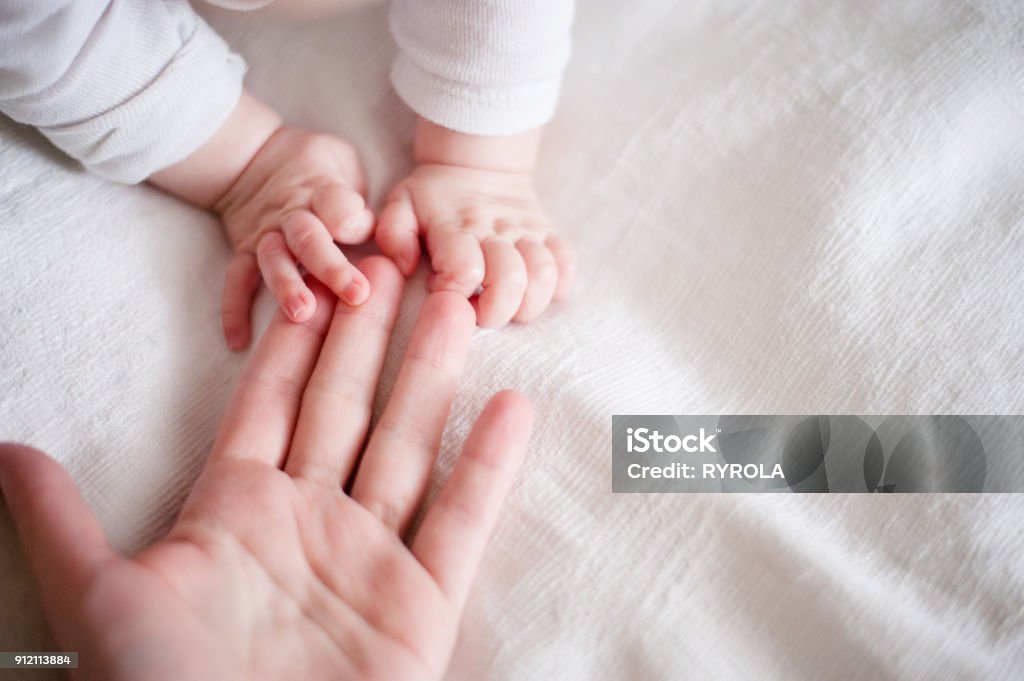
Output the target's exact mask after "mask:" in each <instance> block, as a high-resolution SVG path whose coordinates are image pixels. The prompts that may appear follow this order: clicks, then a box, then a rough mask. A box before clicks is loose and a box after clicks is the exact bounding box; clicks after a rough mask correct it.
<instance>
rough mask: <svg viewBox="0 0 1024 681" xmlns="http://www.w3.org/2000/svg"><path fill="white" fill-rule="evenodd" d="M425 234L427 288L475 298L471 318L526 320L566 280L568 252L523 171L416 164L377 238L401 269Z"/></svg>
mask: <svg viewBox="0 0 1024 681" xmlns="http://www.w3.org/2000/svg"><path fill="white" fill-rule="evenodd" d="M421 234H422V235H423V236H424V237H425V241H426V247H427V252H428V255H429V257H430V262H431V265H432V266H433V269H434V274H433V275H432V276H431V279H430V288H431V290H433V291H437V290H442V289H447V290H450V291H455V292H457V293H461V294H462V295H465V296H467V297H471V296H473V295H474V294H476V293H477V292H478V290H479V289H480V287H482V288H483V290H482V292H480V295H479V297H478V298H477V299H476V301H475V305H474V306H475V307H476V311H477V323H478V324H479V325H480V326H484V327H500V326H504V325H505V324H507V323H508V322H509V321H510V320H515V321H517V322H528V321H531V320H533V319H535V318H536V317H537V316H539V315H540V314H541V313H542V312H544V310H546V309H547V307H548V305H550V303H551V301H552V300H553V299H559V298H561V297H563V296H564V295H565V294H566V293H567V291H568V289H569V286H570V285H571V283H572V279H573V273H574V265H573V255H572V251H571V250H570V249H569V247H568V245H567V244H566V243H565V241H564V240H563V239H562V238H561V237H559V236H558V235H557V234H555V231H554V228H553V227H552V225H551V223H550V221H549V220H548V218H547V216H546V215H545V214H544V210H543V209H542V208H541V205H540V202H539V201H538V200H537V196H536V193H535V191H534V189H533V183H532V181H531V176H530V172H529V171H518V170H496V169H481V168H475V167H471V166H467V165H458V164H445V163H421V164H420V165H419V166H417V168H416V169H415V170H414V171H413V172H412V174H410V175H409V176H408V177H406V178H405V179H404V180H402V181H401V182H400V183H399V184H398V185H397V186H396V187H395V188H394V190H393V191H392V192H391V194H390V196H389V197H388V199H387V202H386V205H385V206H384V208H383V210H382V211H381V214H380V221H379V223H378V227H377V235H376V238H377V244H378V245H379V246H380V249H381V251H383V252H384V254H385V255H387V256H388V257H390V258H391V259H392V260H394V261H395V263H396V264H397V265H398V268H399V269H400V270H401V271H402V273H403V274H405V275H406V276H408V275H409V274H411V273H412V272H413V270H415V268H416V263H417V262H418V261H419V258H420V242H419V236H420V235H421Z"/></svg>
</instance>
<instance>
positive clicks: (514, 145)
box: [413, 118, 543, 173]
mask: <svg viewBox="0 0 1024 681" xmlns="http://www.w3.org/2000/svg"><path fill="white" fill-rule="evenodd" d="M542 132H543V128H535V129H533V130H528V131H526V132H523V133H519V134H515V135H503V136H494V137H490V136H483V135H468V134H465V133H461V132H456V131H454V130H449V129H448V128H444V127H442V126H440V125H436V124H434V123H431V122H430V121H428V120H426V119H425V118H419V119H418V120H417V122H416V140H415V143H414V144H413V158H414V160H415V161H416V163H417V164H421V165H423V164H438V165H454V166H463V167H466V168H477V169H480V170H491V171H498V172H517V173H529V172H531V171H532V170H533V167H534V165H535V164H536V161H537V151H538V148H539V147H540V139H541V134H542Z"/></svg>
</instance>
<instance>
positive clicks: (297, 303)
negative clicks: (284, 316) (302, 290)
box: [288, 298, 306, 319]
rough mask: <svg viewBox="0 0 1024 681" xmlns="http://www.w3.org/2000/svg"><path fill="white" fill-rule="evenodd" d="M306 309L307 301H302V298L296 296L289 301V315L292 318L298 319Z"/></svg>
mask: <svg viewBox="0 0 1024 681" xmlns="http://www.w3.org/2000/svg"><path fill="white" fill-rule="evenodd" d="M305 309H306V303H304V302H302V299H301V298H295V299H294V300H292V301H291V302H290V303H288V316H289V317H291V318H292V319H298V318H299V315H300V314H302V312H303V310H305Z"/></svg>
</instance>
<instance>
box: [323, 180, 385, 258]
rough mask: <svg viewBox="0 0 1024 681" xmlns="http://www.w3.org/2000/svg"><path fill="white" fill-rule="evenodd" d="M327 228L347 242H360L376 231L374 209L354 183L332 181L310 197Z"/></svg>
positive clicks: (334, 235) (338, 239) (340, 240)
mask: <svg viewBox="0 0 1024 681" xmlns="http://www.w3.org/2000/svg"><path fill="white" fill-rule="evenodd" d="M310 205H311V206H312V208H313V213H315V214H316V217H318V218H319V219H320V220H321V222H323V223H324V226H325V227H327V232H328V233H329V234H330V235H331V236H332V237H333V238H334V239H335V240H336V241H339V242H341V243H343V244H359V243H362V242H364V241H366V239H367V238H369V236H370V234H371V233H372V232H373V212H372V211H370V209H369V208H367V207H366V199H364V198H363V195H362V194H360V193H359V192H357V191H356V190H355V189H353V188H352V187H348V186H345V185H343V184H330V185H327V186H325V187H321V188H320V189H318V190H317V191H316V192H315V193H314V194H313V198H312V199H311V200H310Z"/></svg>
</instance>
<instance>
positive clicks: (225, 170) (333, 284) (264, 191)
mask: <svg viewBox="0 0 1024 681" xmlns="http://www.w3.org/2000/svg"><path fill="white" fill-rule="evenodd" d="M149 182H150V183H151V184H153V185H155V186H157V187H160V188H161V189H163V190H164V191H167V192H169V193H171V194H174V195H176V196H179V197H181V198H183V199H185V200H186V201H188V202H189V203H193V204H195V205H197V206H201V207H203V208H208V209H211V210H213V211H215V212H216V213H217V214H219V215H220V216H221V219H222V220H223V222H224V228H225V231H226V232H227V236H228V238H229V240H230V241H231V244H232V246H233V247H234V249H235V256H234V258H233V259H232V261H231V263H230V265H229V266H228V271H227V277H226V279H225V283H224V296H223V304H222V322H223V325H224V335H225V338H226V339H227V342H228V346H229V347H230V348H232V349H241V348H243V347H245V346H246V345H248V344H249V340H250V335H251V324H250V317H249V312H250V308H251V307H252V299H253V296H254V294H255V292H256V289H257V288H258V287H259V284H260V281H261V279H262V280H264V281H266V283H267V287H268V288H269V289H270V291H271V293H272V294H273V295H274V297H275V298H276V299H277V301H278V303H279V304H280V305H281V309H282V310H284V312H285V314H287V315H288V317H289V319H291V320H292V321H295V322H302V321H306V320H307V319H309V318H310V317H312V316H313V312H314V311H315V309H316V299H315V297H314V296H313V293H312V291H310V290H309V287H307V286H306V284H305V283H304V282H303V280H302V275H301V273H300V272H299V269H298V266H297V263H301V264H302V265H304V266H305V268H306V269H307V270H309V272H310V273H311V274H312V275H313V276H315V277H316V278H317V279H319V280H320V281H322V282H323V283H324V284H326V285H327V286H328V288H330V289H331V290H332V291H333V292H334V293H335V295H337V296H339V297H340V298H342V299H343V300H345V302H347V303H349V304H350V305H358V304H360V303H362V302H363V301H364V300H366V298H367V296H368V295H369V293H370V286H369V283H368V282H367V280H366V277H364V276H363V274H362V272H360V271H359V270H358V269H357V268H356V267H355V266H354V265H352V264H351V263H350V262H349V261H348V260H347V259H346V258H345V256H344V255H343V254H342V252H341V251H340V250H339V249H338V247H337V245H336V244H335V242H336V241H337V242H340V243H349V244H351V243H359V242H362V241H365V240H366V239H367V238H369V236H370V234H371V232H372V230H373V222H374V220H373V214H372V213H371V212H370V211H369V210H368V209H367V208H366V203H365V200H364V197H363V192H364V191H365V185H364V180H363V173H362V169H361V167H360V165H359V159H358V157H357V156H356V152H355V150H354V149H353V148H352V146H351V145H349V144H348V143H347V142H345V141H343V140H341V139H339V138H337V137H333V136H330V135H322V134H315V133H310V132H306V131H303V130H298V129H294V128H288V127H284V126H282V125H281V119H280V118H279V117H278V115H277V114H276V113H275V112H274V111H272V110H271V109H270V108H268V107H267V106H266V105H264V104H263V103H261V102H260V101H258V100H257V99H255V98H254V97H252V96H250V95H248V94H246V93H243V94H242V97H241V99H240V100H239V103H238V106H237V107H236V108H235V110H234V112H232V114H231V116H230V117H229V118H228V120H227V121H226V122H225V123H224V125H222V126H221V127H220V128H219V129H218V130H217V132H216V133H214V135H213V136H212V137H211V138H210V139H209V140H207V141H206V142H205V143H204V144H203V145H202V146H201V147H199V149H197V150H196V151H194V152H193V153H192V154H191V155H189V156H188V157H187V158H185V159H184V160H183V161H180V162H179V163H176V164H174V165H172V166H170V167H168V168H165V169H163V170H160V171H158V172H156V173H154V174H153V175H151V176H150V177H149Z"/></svg>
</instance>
